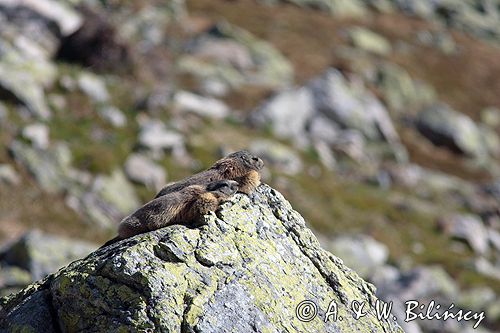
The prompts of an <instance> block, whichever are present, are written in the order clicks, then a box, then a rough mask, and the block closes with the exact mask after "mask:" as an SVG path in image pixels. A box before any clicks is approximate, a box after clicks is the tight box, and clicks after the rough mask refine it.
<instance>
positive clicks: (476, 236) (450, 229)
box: [438, 214, 488, 254]
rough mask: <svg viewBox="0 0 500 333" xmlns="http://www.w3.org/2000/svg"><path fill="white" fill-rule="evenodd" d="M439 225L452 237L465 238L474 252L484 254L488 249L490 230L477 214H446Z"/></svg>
mask: <svg viewBox="0 0 500 333" xmlns="http://www.w3.org/2000/svg"><path fill="white" fill-rule="evenodd" d="M438 225H439V227H440V228H441V230H443V232H444V233H446V234H447V235H449V236H450V237H453V238H457V239H462V240H465V241H466V242H467V243H468V244H469V245H470V247H471V248H472V249H473V250H474V252H476V253H478V254H484V253H486V251H487V250H488V232H487V229H486V227H485V226H484V224H483V222H482V221H481V220H480V219H479V218H478V217H477V216H474V215H458V214H455V215H450V216H445V217H443V218H441V219H439V221H438Z"/></svg>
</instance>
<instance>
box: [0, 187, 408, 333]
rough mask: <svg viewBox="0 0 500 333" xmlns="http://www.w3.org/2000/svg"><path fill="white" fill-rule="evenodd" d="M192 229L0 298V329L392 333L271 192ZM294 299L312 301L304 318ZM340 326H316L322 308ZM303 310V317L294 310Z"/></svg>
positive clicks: (131, 243)
mask: <svg viewBox="0 0 500 333" xmlns="http://www.w3.org/2000/svg"><path fill="white" fill-rule="evenodd" d="M205 222H206V224H204V225H202V226H200V227H197V228H188V227H185V226H182V225H176V226H170V227H167V228H163V229H160V230H157V231H154V232H151V233H146V234H142V235H138V236H136V237H133V238H130V239H126V240H123V241H121V242H118V243H115V244H113V245H111V246H109V247H106V248H103V249H100V250H98V251H96V252H94V253H92V254H91V255H89V256H88V257H87V258H85V259H83V260H80V261H76V262H74V263H72V264H70V265H69V266H68V267H66V268H64V269H62V270H60V271H59V272H57V273H55V274H53V275H50V276H49V277H47V278H45V279H44V280H42V281H40V282H38V283H36V284H33V285H31V286H29V287H27V288H26V289H24V290H23V291H21V292H20V293H18V294H16V295H12V296H9V297H7V298H3V299H0V305H1V309H0V318H1V319H0V328H2V329H7V330H11V331H23V330H25V331H27V330H29V331H33V332H51V331H54V330H55V329H56V328H57V330H58V331H64V332H68V331H69V332H89V331H106V332H120V331H124V332H125V331H127V332H128V331H154V332H180V331H182V332H402V330H401V329H400V328H399V327H398V326H397V325H396V324H395V323H394V321H392V319H391V321H388V322H386V321H378V320H377V319H376V317H375V316H374V315H367V316H364V317H361V318H360V319H358V320H356V319H354V317H353V312H352V310H350V305H351V302H352V301H354V300H357V301H360V302H367V303H366V304H367V305H366V307H365V308H366V310H368V311H370V312H371V313H372V314H373V311H374V308H373V307H372V306H369V305H368V303H370V304H373V302H374V301H375V300H376V298H375V296H374V287H373V286H372V285H370V284H369V283H367V282H365V281H363V280H362V279H361V278H359V277H358V275H357V274H356V273H355V272H353V271H352V270H350V269H349V268H347V267H345V266H344V265H343V264H342V261H341V260H340V259H338V258H336V257H335V256H333V255H332V254H330V253H329V252H327V251H324V250H322V249H321V247H320V246H319V243H318V241H317V240H316V238H315V237H314V235H313V234H312V232H311V231H310V230H309V229H308V228H307V227H306V226H305V222H304V220H303V218H302V217H301V216H300V215H299V214H298V213H297V212H295V211H294V210H293V209H292V207H291V206H290V204H289V203H288V202H287V201H286V200H285V199H284V198H283V196H282V195H281V194H279V193H278V192H276V191H275V190H273V189H272V188H270V187H268V186H265V185H262V186H260V187H259V188H258V189H257V191H256V192H255V194H253V195H252V196H251V197H248V196H246V195H239V194H238V195H236V196H235V197H234V198H233V199H232V200H231V201H230V202H228V203H225V204H224V205H223V206H222V209H221V210H219V211H218V212H217V213H216V214H211V215H208V216H206V218H205ZM303 300H311V301H313V302H315V303H316V304H317V309H318V313H317V314H318V315H317V317H315V318H314V319H312V320H311V321H309V322H303V321H300V320H299V319H298V318H297V316H296V308H297V305H298V304H299V303H300V302H301V301H303ZM332 301H333V302H335V304H337V306H338V311H339V315H340V316H342V318H343V320H337V321H333V320H329V321H326V322H325V320H324V319H325V313H326V311H327V310H328V306H329V304H330V302H332ZM304 314H305V312H304ZM2 317H3V318H2Z"/></svg>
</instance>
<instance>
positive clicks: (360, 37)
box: [349, 27, 392, 55]
mask: <svg viewBox="0 0 500 333" xmlns="http://www.w3.org/2000/svg"><path fill="white" fill-rule="evenodd" d="M349 37H350V38H351V42H352V44H353V45H354V46H355V47H357V48H360V49H362V50H365V51H368V52H371V53H374V54H379V55H388V54H389V53H391V51H392V47H391V43H390V42H389V41H388V40H387V39H386V38H385V37H383V36H381V35H379V34H377V33H375V32H373V31H370V30H368V29H365V28H361V27H356V28H353V29H351V30H350V31H349Z"/></svg>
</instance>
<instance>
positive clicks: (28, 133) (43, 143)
mask: <svg viewBox="0 0 500 333" xmlns="http://www.w3.org/2000/svg"><path fill="white" fill-rule="evenodd" d="M22 136H23V137H24V138H25V139H27V140H29V141H31V143H32V145H33V147H35V148H40V149H47V148H48V147H49V128H48V127H47V125H45V124H42V123H36V124H30V125H27V126H25V127H24V128H23V130H22Z"/></svg>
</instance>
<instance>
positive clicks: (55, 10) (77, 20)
mask: <svg viewBox="0 0 500 333" xmlns="http://www.w3.org/2000/svg"><path fill="white" fill-rule="evenodd" d="M0 6H5V7H7V8H13V9H14V8H17V7H18V6H19V7H25V8H29V9H30V10H32V11H34V12H37V13H38V14H40V15H41V16H43V17H45V18H47V19H48V20H50V21H52V22H55V23H56V24H57V25H58V27H59V29H60V31H61V33H62V34H63V35H64V36H67V35H69V34H71V33H72V32H74V31H76V30H77V29H78V28H79V27H80V25H81V24H82V18H81V16H80V15H79V14H78V13H77V12H76V11H75V10H73V9H72V8H71V7H70V6H68V5H67V4H66V3H64V2H61V1H54V0H23V1H22V2H21V3H20V2H19V1H13V0H0Z"/></svg>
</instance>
